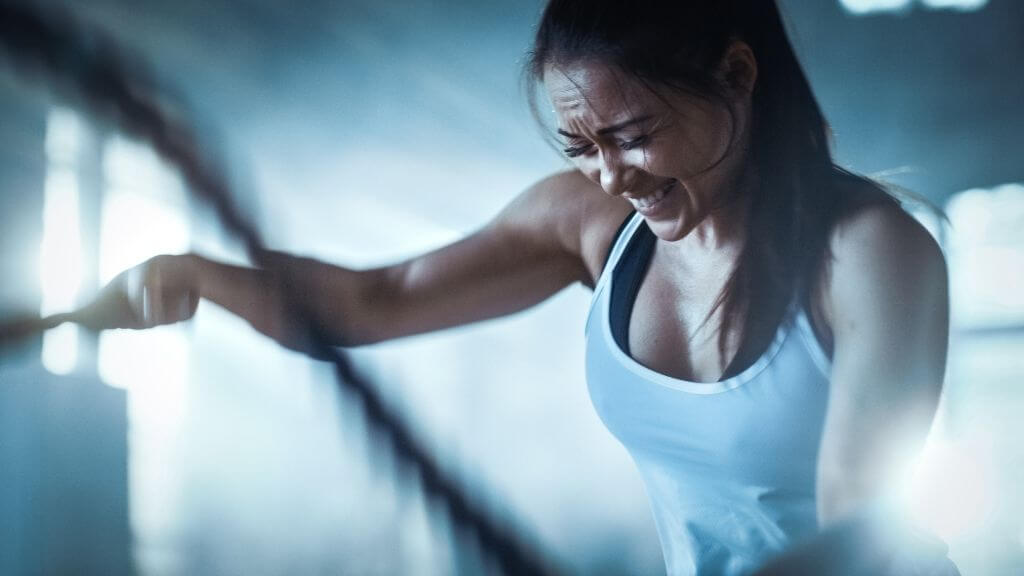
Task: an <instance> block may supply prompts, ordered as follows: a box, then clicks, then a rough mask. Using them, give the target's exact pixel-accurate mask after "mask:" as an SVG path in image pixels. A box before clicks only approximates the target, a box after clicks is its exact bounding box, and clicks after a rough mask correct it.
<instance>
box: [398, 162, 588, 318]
mask: <svg viewBox="0 0 1024 576" xmlns="http://www.w3.org/2000/svg"><path fill="white" fill-rule="evenodd" d="M571 194H572V191H571V190H567V189H565V187H564V186H563V185H562V183H561V182H560V181H559V179H558V177H553V178H548V179H546V180H544V181H541V182H539V183H537V184H536V185H534V186H533V187H531V188H530V189H528V190H526V191H525V192H523V193H522V194H521V195H520V196H519V197H517V198H516V199H515V200H513V202H512V203H511V204H510V205H509V206H508V207H506V208H505V209H504V210H503V211H502V212H501V213H500V214H499V215H498V216H497V217H496V218H495V219H494V220H492V221H491V222H490V223H488V224H487V225H486V226H484V227H483V228H481V229H480V230H479V231H477V232H476V233H474V234H472V235H470V236H468V237H466V238H464V239H462V240H460V241H458V242H455V243H454V244H450V245H448V246H445V247H442V248H440V249H437V250H434V251H432V252H429V253H427V254H424V255H422V256H419V257H417V258H413V259H411V260H408V261H406V262H403V263H401V264H398V265H396V266H392V267H389V268H387V269H386V270H385V271H384V272H383V276H384V277H385V278H386V279H387V281H386V282H383V285H384V287H385V288H384V291H385V292H386V293H387V294H388V298H387V300H388V302H389V305H388V306H387V307H385V311H384V315H385V316H384V317H383V318H381V322H383V323H386V324H387V325H388V331H389V335H388V336H389V337H394V336H400V335H408V334H416V333H422V332H427V331H431V330H437V329H442V328H447V327H451V326H457V325H460V324H466V323H470V322H476V321H480V320H486V319H489V318H495V317H498V316H503V315H507V314H511V313H514V312H517V311H520V310H523V309H525V308H527V307H529V306H532V305H534V304H537V303H539V302H541V301H542V300H544V299H545V298H547V297H549V296H551V295H553V294H554V293H556V292H558V291H559V290H561V289H562V288H564V287H566V286H568V285H569V284H571V283H573V282H577V281H585V279H586V275H587V273H586V268H585V267H584V265H583V261H582V259H581V257H580V255H579V248H578V246H579V215H578V214H577V212H576V211H577V207H576V206H574V205H573V204H572V202H571V197H570V196H571Z"/></svg>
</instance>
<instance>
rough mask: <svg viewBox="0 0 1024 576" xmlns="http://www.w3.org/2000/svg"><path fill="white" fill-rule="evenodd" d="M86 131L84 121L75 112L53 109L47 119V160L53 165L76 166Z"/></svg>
mask: <svg viewBox="0 0 1024 576" xmlns="http://www.w3.org/2000/svg"><path fill="white" fill-rule="evenodd" d="M84 130H85V127H84V126H82V120H81V119H80V118H79V117H78V114H75V112H74V111H72V110H68V109H66V108H54V109H52V110H51V111H50V113H49V115H48V116H47V118H46V159H47V160H49V161H50V162H51V163H57V164H65V165H74V164H76V163H77V162H78V155H79V153H80V152H81V149H82V139H83V132H84Z"/></svg>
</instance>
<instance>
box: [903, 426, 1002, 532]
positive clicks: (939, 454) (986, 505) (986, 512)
mask: <svg viewBox="0 0 1024 576" xmlns="http://www.w3.org/2000/svg"><path fill="white" fill-rule="evenodd" d="M991 470H992V467H991V460H990V455H989V453H988V450H986V449H985V447H984V446H979V445H976V444H968V443H954V442H948V441H942V440H929V441H928V444H927V445H926V446H925V449H924V451H923V452H922V453H921V456H920V457H919V458H917V459H916V461H914V462H913V464H912V465H911V467H910V471H909V473H908V474H907V477H906V478H905V479H904V484H903V494H902V505H903V506H904V509H905V510H906V511H907V513H908V514H909V515H910V518H911V519H912V520H913V521H914V522H915V523H916V524H918V525H920V526H921V527H922V528H925V529H927V530H930V531H932V532H933V533H935V534H936V535H938V536H939V537H940V538H942V539H943V540H945V541H946V542H947V543H950V542H953V541H956V540H957V539H959V538H962V537H964V536H967V535H970V534H972V533H976V532H977V531H978V530H979V529H981V528H983V527H984V525H985V523H986V521H987V520H988V518H989V516H990V514H991V513H992V511H993V505H994V496H993V494H992V491H993V478H992V474H991Z"/></svg>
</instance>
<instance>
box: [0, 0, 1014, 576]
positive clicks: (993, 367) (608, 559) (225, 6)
mask: <svg viewBox="0 0 1024 576" xmlns="http://www.w3.org/2000/svg"><path fill="white" fill-rule="evenodd" d="M40 3H42V4H44V5H50V6H54V7H58V8H62V9H63V10H66V11H68V12H70V13H71V14H72V15H74V16H75V18H77V19H79V20H80V21H81V22H82V23H83V24H85V25H87V26H89V27H94V28H96V29H99V30H102V31H104V32H105V33H107V34H109V35H111V36H112V37H114V38H115V39H116V40H117V41H118V42H119V43H120V44H121V45H122V46H124V47H125V48H126V49H127V50H129V51H131V52H133V53H135V54H137V55H138V56H139V57H140V58H143V59H144V60H146V61H148V62H149V63H150V64H151V65H152V66H153V68H154V69H155V70H156V71H157V72H158V73H159V75H160V76H161V79H162V80H163V81H165V82H166V84H167V85H168V86H173V87H175V88H176V89H177V90H178V91H179V92H180V94H181V95H182V96H183V97H184V98H185V99H187V100H188V101H189V102H191V103H192V105H193V108H194V109H195V111H196V114H197V117H196V119H195V122H197V123H199V124H201V125H203V126H206V127H208V128H209V129H210V133H213V134H216V135H217V139H216V140H215V148H216V149H211V151H210V154H211V155H215V156H216V157H218V158H220V159H221V161H222V162H223V163H224V165H225V166H226V167H227V168H228V169H229V170H230V176H231V178H232V182H233V183H234V184H235V188H236V190H237V192H238V197H237V198H236V199H237V201H238V202H240V203H241V204H242V205H244V206H245V207H246V209H247V210H248V211H249V214H250V216H251V217H253V218H254V219H255V221H256V222H258V223H259V227H260V228H261V231H262V232H263V233H264V234H265V237H266V239H267V240H268V242H269V243H270V245H271V246H272V247H273V248H276V249H280V250H285V251H292V252H295V253H300V254H305V255H310V256H315V257H318V258H321V259H325V260H329V261H333V262H337V263H340V264H345V265H349V266H356V267H363V266H372V265H376V264H383V263H387V262H392V261H394V260H395V259H398V258H403V257H407V256H410V255H413V254H416V253H419V252H422V251H424V250H427V249H430V248H433V247H436V246H439V245H441V244H444V243H446V242H450V241H452V240H454V239H456V238H458V237H460V236H461V235H463V234H466V233H468V232H471V231H473V230H474V229H475V228H476V227H478V226H480V225H482V224H483V223H484V222H486V221H487V220H488V219H489V218H490V217H492V216H493V215H494V214H495V213H496V212H497V211H498V210H499V209H500V208H501V207H502V206H503V205H504V204H505V203H506V202H507V201H508V200H509V199H511V198H512V197H513V196H514V195H515V194H517V193H518V192H519V191H520V190H522V189H523V188H525V187H526V186H528V185H529V184H530V183H532V182H534V181H535V180H537V179H539V178H540V177H542V176H544V175H545V174H548V173H550V172H552V171H555V170H559V169H562V168H564V167H565V163H564V161H563V160H562V159H560V158H559V157H558V155H557V154H555V153H554V152H553V151H552V150H551V149H550V148H548V147H547V146H546V145H545V144H544V142H543V140H542V138H541V136H540V134H539V131H538V127H537V126H536V125H535V123H534V122H533V120H532V119H531V117H530V115H529V113H528V111H527V108H526V106H525V98H524V97H523V94H522V92H521V91H520V88H519V83H518V80H519V70H520V64H521V62H522V60H523V55H524V53H525V51H526V49H527V48H528V46H529V42H530V38H531V33H532V29H533V25H534V24H535V22H536V20H537V19H538V17H539V14H540V10H541V8H542V2H541V0H517V1H515V2H512V1H503V2H469V1H460V0H422V1H412V0H400V1H399V0H396V1H391V2H374V1H371V0H344V1H337V2H330V1H326V0H315V1H308V2H302V3H297V4H290V5H289V4H288V3H285V2H276V1H274V0H244V1H234V2H232V1H228V0H206V1H199V0H178V1H175V2H169V1H159V0H135V1H131V2H128V1H125V0H90V1H89V2H71V1H60V0H46V1H45V2H42V0H39V1H37V4H40ZM780 4H781V5H782V7H783V10H784V12H785V15H786V16H787V19H788V22H789V25H790V28H791V32H792V37H793V40H794V42H795V44H796V47H797V50H798V52H799V54H800V56H801V58H802V61H803V63H804V65H805V67H806V69H807V71H808V73H809V75H810V78H811V81H812V85H813V86H814V87H815V90H816V93H817V94H818V97H819V100H820V101H821V103H822V105H823V107H824V109H825V112H826V116H827V117H828V118H829V120H830V121H831V123H832V125H833V130H834V132H835V138H836V150H837V154H838V157H839V159H840V160H841V161H842V162H843V163H844V164H845V165H847V166H849V167H851V168H853V169H855V170H858V171H861V172H865V173H869V174H875V175H878V176H879V177H881V178H883V179H885V180H886V181H889V182H891V183H893V184H894V185H897V186H902V187H906V188H908V189H910V190H913V191H915V192H918V193H920V194H922V195H924V196H925V197H927V198H928V199H929V200H930V201H931V202H932V203H934V204H935V205H937V206H939V207H942V208H943V209H944V210H945V211H946V214H947V216H948V218H949V221H948V223H944V222H942V221H941V220H940V219H938V218H936V217H935V216H934V215H930V214H929V213H928V212H927V211H921V212H920V216H921V218H922V219H923V221H925V222H926V224H927V225H928V226H929V228H930V229H931V230H932V231H933V232H934V233H935V234H936V236H937V237H938V238H939V239H940V241H941V243H942V245H943V247H944V249H945V250H946V254H947V258H948V260H949V264H950V274H951V286H952V306H953V332H952V342H951V355H950V361H949V367H948V371H947V381H946V389H945V396H944V400H943V403H942V406H941V408H940V415H939V418H938V420H937V422H936V425H935V429H934V430H933V433H932V436H931V439H930V440H929V443H928V446H927V448H926V450H925V452H924V454H922V455H920V456H918V457H916V458H911V457H910V455H908V462H907V470H905V471H901V472H899V473H894V478H893V487H894V488H893V489H894V491H895V492H897V493H899V494H901V497H902V499H903V502H904V505H905V508H906V512H907V514H910V515H912V516H913V517H915V518H917V519H918V521H920V522H922V523H923V524H925V525H927V526H929V527H930V528H932V529H933V530H935V531H936V532H937V533H938V534H940V535H941V536H943V537H944V538H945V539H946V540H947V541H948V542H949V543H950V545H951V555H952V557H953V559H954V560H956V561H957V563H958V564H959V565H960V567H961V570H962V572H963V574H964V576H983V575H993V576H997V575H1006V574H1014V573H1024V490H1022V487H1024V446H1022V443H1021V441H1022V439H1024V418H1022V416H1024V382H1022V380H1024V157H1022V153H1021V150H1022V146H1021V135H1022V134H1024V75H1022V73H1021V67H1020V59H1021V57H1024V3H1021V2H1018V1H1017V0H989V1H986V0H818V1H814V2H807V1H799V0H780ZM0 102H2V106H0V242H2V244H0V274H2V277H3V281H2V282H0V318H2V317H14V316H16V315H20V314H25V313H43V314H45V313H50V312H53V311H60V310H66V309H70V308H72V307H73V306H74V305H75V304H77V303H82V302H84V301H87V300H88V299H89V298H90V296H91V295H92V294H94V293H95V291H96V289H97V287H98V286H100V285H102V284H103V283H104V282H106V281H107V280H109V279H110V278H111V277H112V276H113V275H114V274H116V273H117V272H119V271H120V270H122V269H124V268H126V267H129V266H131V265H133V264H136V263H138V262H141V261H143V260H144V259H146V258H148V257H149V256H152V255H155V254H159V253H167V252H172V253H173V252H184V251H189V250H192V251H197V252H200V253H202V254H205V255H208V256H211V257H215V258H220V259H222V260H227V261H232V262H244V261H245V259H244V254H243V251H242V250H241V248H240V246H239V245H238V243H237V241H235V240H234V239H233V238H231V237H230V236H228V235H226V234H225V231H224V228H223V227H222V226H221V224H220V223H219V222H218V221H217V219H216V217H215V215H214V213H213V212H212V211H211V209H210V208H209V207H208V206H205V205H203V204H202V203H199V202H197V201H196V200H195V199H194V198H193V197H192V196H190V194H189V193H188V192H187V191H186V190H185V188H184V186H183V184H182V181H181V178H180V176H179V175H178V174H177V173H176V172H175V170H174V169H173V167H170V166H168V165H167V164H165V163H163V162H162V161H161V160H160V159H159V158H158V157H157V156H156V155H155V154H154V153H153V152H152V150H151V149H150V148H149V147H148V146H147V145H146V144H145V143H143V142H140V141H137V140H133V139H131V138H129V137H127V136H125V135H124V134H121V133H119V132H118V131H117V130H116V129H114V128H111V127H110V126H109V124H107V123H105V122H103V121H101V120H99V119H97V118H94V117H92V116H91V115H90V113H89V112H88V110H86V109H83V108H82V107H80V106H76V105H75V103H74V102H73V101H68V100H65V99H62V98H61V97H60V96H59V93H58V92H54V91H53V90H51V89H50V88H49V87H48V85H47V83H46V81H45V80H43V79H39V78H36V79H33V77H32V75H31V74H29V75H26V74H24V73H22V72H18V71H16V70H15V69H14V66H13V64H12V63H11V59H10V58H9V57H8V55H3V56H2V57H0ZM588 299H589V293H588V292H587V291H586V290H585V289H584V288H581V287H573V288H570V289H567V290H565V291H563V292H562V293H560V294H559V295H557V296H556V297H554V298H552V299H551V300H549V301H548V302H546V303H544V304H543V305H541V306H539V307H538V308H536V309H534V310H532V311H529V312H527V313H523V314H519V315H517V316H514V317H511V318H507V319H501V320H496V321H491V322H486V323H482V324H479V325H475V326H471V327H466V328H461V329H457V330H450V331H446V332H444V333H440V334H435V335H429V336H423V337H415V338H408V339H405V340H402V341H397V342H392V343H386V344H381V345H377V346H372V347H368V348H364V349H360V350H357V351H355V352H354V354H355V358H356V360H357V363H358V366H359V368H360V370H361V371H362V372H363V373H364V374H366V375H367V376H368V377H370V378H371V379H372V381H373V382H374V383H375V384H376V385H377V386H378V387H379V388H380V391H381V393H382V395H383V397H384V398H385V400H386V401H387V403H388V404H389V405H390V406H392V407H394V408H395V409H396V410H397V411H399V412H400V413H401V414H403V415H404V418H405V419H406V420H407V421H408V422H409V423H410V425H411V427H412V428H413V429H414V430H415V431H416V432H417V434H418V435H420V436H421V437H422V438H423V439H424V441H425V444H426V445H428V446H429V447H431V449H432V451H433V452H435V453H436V454H437V455H438V457H439V459H440V460H441V462H442V463H443V465H444V467H445V468H446V470H448V471H449V472H450V473H451V474H452V475H454V476H456V477H458V478H459V479H460V480H461V482H462V483H463V484H464V486H465V487H466V490H467V492H468V493H469V494H470V495H471V496H472V498H473V499H474V500H475V501H477V502H479V503H481V505H482V506H483V507H484V508H486V509H488V510H490V511H491V512H492V513H493V514H494V515H495V516H497V517H500V518H506V519H509V520H510V521H511V522H513V523H514V525H515V526H517V527H519V529H520V530H521V531H522V533H523V535H524V537H525V538H526V539H527V540H529V541H531V542H534V543H536V544H537V547H538V548H539V549H542V550H543V551H544V553H545V554H547V555H549V556H550V557H551V558H552V559H553V561H554V562H555V563H556V564H557V565H558V566H559V567H561V568H562V569H563V570H564V571H566V572H569V573H580V574H659V573H663V571H664V568H663V564H662V558H661V553H660V549H659V545H658V540H657V535H656V534H655V532H654V527H653V523H652V521H651V519H650V512H649V509H648V504H647V501H646V496H645V494H644V492H643V487H642V486H641V485H640V483H639V479H638V476H637V475H636V473H635V472H634V470H633V467H632V463H631V462H630V460H629V457H628V456H627V454H626V453H625V451H624V450H623V449H622V448H621V447H620V446H619V445H618V444H617V443H616V442H615V441H614V439H613V438H612V437H611V435H610V434H609V433H608V432H607V431H606V430H605V429H604V428H603V427H602V426H601V424H600V422H599V421H598V419H597V417H596V415H595V414H594V413H593V410H592V408H591V406H590V403H589V399H588V398H587V393H586V388H585V384H584V381H583V358H582V344H583V324H584V319H585V315H586V312H587V307H588ZM402 468H403V463H402V462H398V461H396V460H395V459H394V458H393V457H391V456H390V455H389V454H388V450H387V449H386V447H383V446H381V445H380V443H379V442H378V441H376V440H375V438H374V436H373V435H372V434H370V433H368V432H367V430H366V426H365V422H364V417H363V415H362V414H361V412H360V409H359V406H358V404H357V403H354V402H351V401H350V399H348V398H346V397H345V395H344V394H343V393H339V390H338V388H337V387H336V385H335V384H334V380H333V375H332V372H331V370H330V369H329V367H327V366H326V365H325V364H322V363H317V362H314V361H310V360H308V359H306V358H304V357H301V356H298V355H296V354H293V353H290V352H288V351H285V350H283V349H281V348H279V347H277V346H276V345H274V344H273V343H272V342H270V341H268V340H267V339H265V338H262V337H261V336H259V335H257V334H256V333H254V332H253V331H252V330H250V329H249V327H248V326H247V325H246V324H245V323H244V322H242V321H239V320H237V319H235V318H233V317H231V316H229V315H227V314H226V313H224V312H223V311H222V310H220V309H217V308H216V307H213V306H211V305H208V304H205V303H204V304H202V305H201V306H200V310H199V312H198V315H197V317H196V318H195V319H194V320H193V321H192V322H191V323H189V324H186V325H183V326H175V327H166V328H161V329H158V330H153V331H149V332H144V333H107V334H103V335H102V336H100V337H99V338H96V337H94V336H92V335H90V334H87V333H84V332H82V331H80V330H77V329H76V328H74V327H71V326H68V327H64V328H61V329H58V330H55V331H52V332H50V333H48V334H46V335H45V337H40V338H37V339H34V340H32V341H30V342H23V343H20V344H19V345H18V346H13V347H11V346H8V347H6V348H3V349H2V350H0V573H3V574H13V575H21V574H71V573H74V574H138V575H140V576H171V575H179V574H181V575H183V574H189V575H207V574H211V575H213V574H252V575H263V574H266V575H276V574H413V573H415V574H451V573H462V574H475V573H480V572H488V571H490V570H491V569H492V568H493V566H489V565H488V563H487V561H486V559H483V558H481V557H480V554H479V552H478V551H474V550H472V549H468V548H467V547H465V546H464V545H463V544H462V543H461V540H460V539H458V538H455V537H453V536H452V533H451V530H450V528H449V527H448V526H447V523H446V521H445V519H444V518H443V517H441V516H443V515H439V514H437V513H436V512H434V511H432V508H431V506H430V505H429V504H428V503H427V502H425V500H424V496H423V495H422V493H421V491H420V490H419V489H418V488H417V486H416V482H415V481H414V479H410V478H407V476H408V475H407V474H404V473H403V472H402Z"/></svg>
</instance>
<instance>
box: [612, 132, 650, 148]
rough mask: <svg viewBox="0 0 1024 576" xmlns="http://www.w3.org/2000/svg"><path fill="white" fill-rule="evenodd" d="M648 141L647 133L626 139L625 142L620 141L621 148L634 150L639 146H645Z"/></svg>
mask: <svg viewBox="0 0 1024 576" xmlns="http://www.w3.org/2000/svg"><path fill="white" fill-rule="evenodd" d="M646 143H647V135H643V136H637V137H636V138H633V139H632V140H626V141H624V142H620V143H619V148H622V149H623V150H632V149H634V148H639V147H640V146H643V145H644V144H646Z"/></svg>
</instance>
